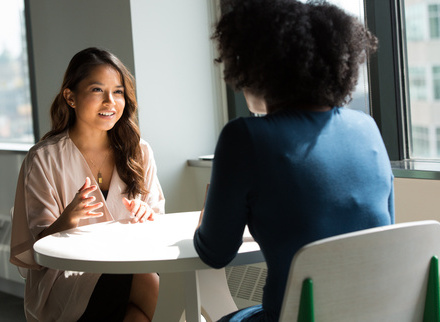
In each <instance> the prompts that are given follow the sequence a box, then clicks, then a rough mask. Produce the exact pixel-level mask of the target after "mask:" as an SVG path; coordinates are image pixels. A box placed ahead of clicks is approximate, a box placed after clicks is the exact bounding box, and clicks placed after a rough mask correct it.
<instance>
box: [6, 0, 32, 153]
mask: <svg viewBox="0 0 440 322" xmlns="http://www.w3.org/2000/svg"><path fill="white" fill-rule="evenodd" d="M0 28H1V30H2V31H3V32H1V33H0V148H4V149H8V147H10V146H12V145H14V146H16V145H17V144H33V143H34V142H35V136H34V129H33V114H32V104H31V90H30V77H29V64H28V54H27V40H26V24H25V11H24V1H23V0H10V1H7V2H5V3H4V5H3V6H2V10H0Z"/></svg>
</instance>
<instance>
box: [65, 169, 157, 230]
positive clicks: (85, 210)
mask: <svg viewBox="0 0 440 322" xmlns="http://www.w3.org/2000/svg"><path fill="white" fill-rule="evenodd" d="M96 189H98V186H96V185H91V181H90V178H89V177H87V178H86V182H85V183H84V185H83V186H82V187H81V188H80V189H79V190H78V192H77V193H76V195H75V197H74V198H73V200H72V202H71V203H70V204H69V205H68V206H67V207H66V209H65V210H64V212H63V213H64V214H65V215H68V216H70V218H71V220H72V221H79V220H80V219H87V218H95V217H101V216H103V215H104V213H103V212H95V210H97V209H99V208H101V207H102V206H104V203H103V202H97V203H93V202H94V201H95V200H96V198H95V197H94V196H89V194H90V193H91V192H93V191H95V190H96ZM122 203H123V204H124V205H125V207H126V208H127V210H128V211H130V213H131V216H132V217H133V221H134V222H145V221H146V220H150V221H153V220H154V218H153V215H154V211H153V210H152V209H151V207H150V206H148V204H147V203H145V202H143V201H142V200H139V199H132V200H129V199H127V198H125V197H124V198H122Z"/></svg>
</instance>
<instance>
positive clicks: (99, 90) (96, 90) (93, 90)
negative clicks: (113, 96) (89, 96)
mask: <svg viewBox="0 0 440 322" xmlns="http://www.w3.org/2000/svg"><path fill="white" fill-rule="evenodd" d="M92 92H102V89H101V88H99V87H93V88H92Z"/></svg>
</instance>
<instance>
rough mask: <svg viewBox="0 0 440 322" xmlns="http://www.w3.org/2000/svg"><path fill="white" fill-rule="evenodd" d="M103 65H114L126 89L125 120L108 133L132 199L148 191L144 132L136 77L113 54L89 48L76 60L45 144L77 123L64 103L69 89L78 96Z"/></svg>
mask: <svg viewBox="0 0 440 322" xmlns="http://www.w3.org/2000/svg"><path fill="white" fill-rule="evenodd" d="M100 65H110V66H111V67H113V68H114V69H115V70H117V71H118V72H119V74H120V75H121V78H122V83H123V84H122V85H123V86H124V89H125V90H124V97H125V107H124V112H123V114H122V116H121V119H120V120H119V121H118V122H117V123H116V124H115V126H114V127H113V128H112V129H111V130H109V131H108V132H107V134H108V137H109V140H110V144H111V147H112V149H113V152H114V157H115V164H116V169H117V170H118V174H119V177H120V178H121V179H122V181H124V182H125V184H126V185H127V189H126V191H125V192H126V193H127V194H128V196H129V197H135V196H136V195H137V194H145V193H147V192H148V191H147V190H146V188H145V183H144V174H145V173H144V168H143V166H142V162H143V156H142V150H141V147H140V145H139V141H140V131H139V127H138V125H137V101H136V92H135V86H134V77H133V75H132V74H131V73H130V72H129V70H128V69H127V68H126V67H125V66H124V64H123V63H122V62H121V61H120V60H119V59H118V58H117V57H116V56H115V55H113V54H112V53H110V52H108V51H106V50H103V49H98V48H94V47H91V48H87V49H84V50H82V51H80V52H79V53H77V54H76V55H75V56H73V58H72V60H71V61H70V63H69V66H68V67H67V70H66V72H65V74H64V80H63V84H62V86H61V89H60V91H59V93H58V95H57V96H56V97H55V99H54V101H53V103H52V106H51V108H50V117H51V122H52V129H51V130H50V131H49V132H48V133H46V134H45V135H44V136H43V138H42V140H45V139H47V138H49V137H52V136H54V135H57V134H59V133H62V132H64V131H65V130H67V129H69V128H71V127H72V126H73V125H74V124H75V122H76V115H75V111H74V110H73V108H71V107H70V106H69V105H68V104H67V102H66V100H65V99H64V96H63V92H64V90H65V89H66V88H68V89H70V90H71V91H72V92H75V90H76V88H77V86H78V84H79V83H80V82H81V81H82V80H83V79H85V78H86V77H87V76H88V75H89V74H90V72H91V71H92V69H94V68H95V67H97V66H100Z"/></svg>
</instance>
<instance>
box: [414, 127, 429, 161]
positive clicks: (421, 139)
mask: <svg viewBox="0 0 440 322" xmlns="http://www.w3.org/2000/svg"><path fill="white" fill-rule="evenodd" d="M412 140H413V144H414V151H413V153H414V154H415V155H417V156H419V157H429V156H430V147H429V143H430V142H429V141H430V140H429V129H428V128H426V127H424V126H413V128H412Z"/></svg>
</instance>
